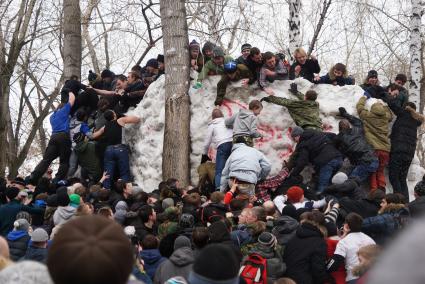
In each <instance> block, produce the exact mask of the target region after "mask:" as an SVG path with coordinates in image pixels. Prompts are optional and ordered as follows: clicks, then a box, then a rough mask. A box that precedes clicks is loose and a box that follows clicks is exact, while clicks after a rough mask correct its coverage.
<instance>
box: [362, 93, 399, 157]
mask: <svg viewBox="0 0 425 284" xmlns="http://www.w3.org/2000/svg"><path fill="white" fill-rule="evenodd" d="M366 99H367V98H366V97H365V96H363V97H361V98H360V100H359V102H358V103H357V106H356V108H357V113H358V114H359V117H360V119H361V120H362V122H363V129H364V132H365V136H366V140H367V142H368V143H369V144H370V145H372V147H373V148H374V149H375V150H382V151H387V152H389V151H390V139H389V127H388V123H389V122H390V121H391V120H392V118H393V116H392V113H391V110H390V109H389V108H388V106H385V105H383V104H382V103H374V104H373V105H372V107H371V109H370V111H368V110H367V109H366V108H365V104H366Z"/></svg>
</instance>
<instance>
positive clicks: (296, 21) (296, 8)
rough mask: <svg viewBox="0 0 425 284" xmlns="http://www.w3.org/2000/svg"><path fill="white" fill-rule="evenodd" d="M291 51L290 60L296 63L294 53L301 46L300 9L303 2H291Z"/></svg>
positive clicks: (289, 50) (289, 53)
mask: <svg viewBox="0 0 425 284" xmlns="http://www.w3.org/2000/svg"><path fill="white" fill-rule="evenodd" d="M288 3H289V20H288V23H289V49H288V56H289V57H288V58H289V59H290V61H291V62H293V61H294V58H293V57H294V51H295V49H296V48H298V47H299V46H300V45H301V40H300V35H301V32H300V24H301V22H300V9H301V0H289V2H288Z"/></svg>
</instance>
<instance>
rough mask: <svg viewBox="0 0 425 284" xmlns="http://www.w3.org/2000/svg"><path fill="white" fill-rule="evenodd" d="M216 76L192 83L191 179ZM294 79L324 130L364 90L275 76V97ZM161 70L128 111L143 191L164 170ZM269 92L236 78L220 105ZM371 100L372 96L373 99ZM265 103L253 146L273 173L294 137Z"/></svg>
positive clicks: (226, 108) (228, 111)
mask: <svg viewBox="0 0 425 284" xmlns="http://www.w3.org/2000/svg"><path fill="white" fill-rule="evenodd" d="M219 79H220V77H219V76H210V77H208V78H207V79H205V80H204V81H203V87H202V88H201V89H198V90H196V89H193V88H190V91H189V95H190V101H191V106H190V107H191V123H190V134H191V143H192V153H191V156H190V161H191V179H192V183H193V184H196V183H197V179H198V176H197V171H196V168H197V167H198V166H199V164H200V161H201V154H202V148H203V144H204V137H205V135H206V131H207V127H208V126H207V124H208V122H209V121H210V120H211V113H212V110H213V109H214V100H215V98H216V92H217V82H218V81H219ZM292 82H295V83H297V85H298V90H299V91H301V92H302V93H305V92H307V91H308V90H310V89H313V90H315V91H316V92H317V93H318V98H317V101H318V102H319V105H320V116H321V118H322V122H323V125H324V131H330V132H335V133H336V132H337V131H338V122H339V118H338V117H336V116H337V114H338V113H339V111H338V108H339V107H341V106H343V107H345V108H346V110H347V112H348V113H350V114H355V115H357V112H356V108H355V107H356V103H357V102H358V100H359V99H360V97H361V96H362V95H363V90H362V89H361V88H360V87H359V86H343V87H339V86H333V85H326V84H320V85H316V84H313V83H311V82H309V81H307V80H304V79H296V80H295V81H275V82H274V83H273V85H272V89H273V90H274V92H275V94H276V95H277V96H279V97H284V98H288V99H297V98H296V97H295V96H293V95H292V94H291V93H290V92H289V91H288V89H289V85H290V83H292ZM164 83H165V76H161V77H160V78H159V79H158V80H157V81H156V82H154V83H153V84H151V85H150V87H149V89H148V90H147V92H146V95H145V97H144V99H143V101H142V102H141V103H140V104H139V105H138V106H137V108H136V109H134V110H132V111H130V112H129V113H130V114H134V115H138V116H140V117H141V119H142V120H141V123H140V125H137V126H134V127H133V130H130V131H126V139H127V141H128V143H129V144H130V146H131V149H132V157H131V165H132V169H133V174H134V176H135V180H136V182H137V183H138V184H139V185H140V186H141V187H142V188H143V189H144V190H146V191H152V190H153V189H155V188H157V186H158V184H159V182H161V180H162V177H161V172H162V144H163V136H164V121H165V111H164V98H165V88H164ZM265 96H267V94H266V93H264V92H263V91H261V90H259V89H255V88H254V87H253V86H251V87H243V86H241V84H240V82H236V83H234V84H231V85H229V87H228V88H227V93H226V99H225V101H224V103H223V105H222V106H221V107H220V108H221V110H222V111H223V113H224V115H225V117H229V116H231V115H232V114H234V113H235V112H238V111H239V109H241V108H247V107H248V104H249V102H250V101H251V100H253V99H258V100H259V99H261V98H263V97H265ZM371 102H372V100H371ZM263 106H264V109H263V111H262V112H261V114H260V115H259V116H258V130H259V132H260V133H262V135H263V138H261V139H256V141H255V147H256V148H257V149H258V150H260V151H262V152H263V153H264V154H265V155H266V156H267V157H268V159H269V160H270V161H271V163H272V171H271V175H273V174H276V173H277V172H278V171H279V170H280V169H281V167H282V162H283V160H286V159H288V157H289V156H290V155H291V153H292V152H293V149H294V143H293V141H292V140H291V139H290V128H291V127H293V126H295V124H294V122H293V120H292V118H291V117H290V115H289V113H288V111H287V109H286V108H285V107H282V106H278V105H274V104H271V103H266V102H265V103H263ZM209 155H210V157H212V158H214V156H215V149H214V147H211V148H210V152H209ZM418 164H419V162H418V160H417V159H415V161H414V163H413V165H412V167H411V169H414V170H413V171H412V172H413V173H411V174H409V183H411V184H413V185H414V183H415V182H416V181H418V180H420V179H421V177H422V174H423V173H424V172H425V170H424V169H422V168H420V167H419V166H418Z"/></svg>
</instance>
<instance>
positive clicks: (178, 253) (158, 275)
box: [153, 236, 195, 284]
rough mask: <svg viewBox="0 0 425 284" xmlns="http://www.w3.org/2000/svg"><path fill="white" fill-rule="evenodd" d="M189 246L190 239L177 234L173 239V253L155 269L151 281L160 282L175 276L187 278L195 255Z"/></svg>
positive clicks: (157, 283) (155, 283)
mask: <svg viewBox="0 0 425 284" xmlns="http://www.w3.org/2000/svg"><path fill="white" fill-rule="evenodd" d="M190 247H191V243H190V240H189V239H188V238H187V237H185V236H179V237H178V238H177V239H176V240H175V241H174V252H173V254H172V255H171V256H170V258H169V259H167V260H165V261H163V262H162V263H161V264H160V265H159V266H158V268H157V269H156V272H155V277H154V279H153V283H154V284H162V283H165V281H167V280H168V279H170V278H172V277H175V276H181V277H183V278H184V279H187V278H188V276H189V272H190V271H191V269H192V266H193V263H194V262H195V257H194V254H193V251H192V249H191V248H190Z"/></svg>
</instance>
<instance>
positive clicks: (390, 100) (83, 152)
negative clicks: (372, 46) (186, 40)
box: [0, 40, 425, 284]
mask: <svg viewBox="0 0 425 284" xmlns="http://www.w3.org/2000/svg"><path fill="white" fill-rule="evenodd" d="M189 54H190V62H188V65H190V67H191V68H192V70H193V72H197V73H199V74H198V76H197V77H196V76H194V77H195V78H193V79H192V80H193V87H194V88H202V87H203V85H202V81H203V80H204V79H205V78H206V77H207V76H213V75H219V76H221V79H220V81H219V82H218V84H217V96H216V99H215V105H216V106H217V107H216V108H214V110H213V111H212V114H211V116H212V119H211V122H210V123H209V124H208V129H205V131H206V137H205V143H204V147H203V155H202V159H201V164H200V165H199V167H198V173H199V183H198V184H197V185H196V186H189V187H182V186H180V183H179V181H178V180H177V179H168V180H165V181H163V182H161V183H160V184H158V188H156V189H153V188H149V189H147V188H145V189H141V188H139V187H138V186H137V184H134V183H132V176H131V171H130V165H129V155H130V153H129V149H128V146H127V145H125V144H124V143H123V127H124V126H125V125H126V124H137V123H139V122H140V118H139V117H136V116H129V115H125V113H126V112H127V110H128V109H129V108H130V107H135V106H136V105H137V104H138V103H139V102H140V101H141V100H142V99H143V96H144V94H145V92H146V89H147V88H148V86H149V84H150V83H151V82H153V81H154V80H156V79H157V78H158V77H159V76H161V75H162V74H163V73H164V57H163V56H162V55H158V57H157V58H156V59H150V60H149V61H148V62H147V64H146V66H145V67H143V68H142V67H141V66H134V67H133V68H132V69H131V71H130V72H129V73H128V76H125V75H115V74H114V73H113V72H111V71H109V70H104V71H103V72H102V73H101V74H100V76H98V75H96V74H94V73H93V72H91V71H90V73H89V76H88V81H89V85H84V84H82V83H81V82H80V81H79V80H78V78H71V79H70V80H68V81H66V83H65V85H64V87H63V88H62V91H61V104H60V105H59V106H58V107H57V108H56V110H55V111H54V112H53V114H52V115H51V117H50V123H51V126H52V135H51V138H50V141H49V143H48V146H47V149H46V151H45V154H44V156H43V159H42V161H41V162H40V163H39V164H38V165H37V166H36V167H35V169H34V171H33V172H32V173H31V174H30V175H29V176H27V177H26V178H23V177H19V176H18V177H14V178H13V179H8V178H2V179H1V183H0V204H1V205H0V236H1V237H0V282H1V283H55V284H65V283H90V284H95V283H117V284H121V283H147V284H148V283H155V284H156V283H158V284H159V283H161V284H162V283H169V284H172V283H189V284H208V283H211V284H212V283H221V284H236V283H248V284H250V283H277V284H284V283H288V284H291V283H298V284H309V283H317V284H319V283H338V284H339V283H359V284H361V283H369V282H368V275H369V272H370V269H371V268H372V269H373V266H374V264H375V263H376V262H377V261H378V262H379V259H380V258H379V256H380V254H381V251H382V250H384V251H386V250H389V249H390V246H388V244H389V243H390V242H392V240H393V239H394V238H396V236H397V235H398V234H399V233H400V232H401V231H402V230H404V228H405V227H407V226H408V224H409V223H410V220H412V219H415V218H418V217H420V216H421V215H422V213H423V212H425V181H421V182H419V183H418V184H417V185H416V186H415V189H414V195H415V198H414V200H409V191H408V187H407V181H406V180H407V173H408V170H409V166H410V164H411V162H412V159H413V157H414V154H415V149H416V143H417V129H418V128H419V127H420V126H421V124H422V123H423V121H424V117H423V116H422V115H421V114H419V113H418V112H416V106H415V104H414V103H412V102H409V97H408V91H407V90H406V89H405V88H404V87H403V85H404V84H405V83H406V81H407V77H406V76H405V75H404V74H399V75H397V76H396V78H395V81H394V83H391V84H389V86H387V87H382V86H381V85H380V83H379V80H378V73H377V72H376V71H375V70H371V71H369V72H368V74H367V77H366V79H365V82H364V83H363V84H362V85H361V87H362V88H363V90H364V96H363V97H362V98H360V100H359V101H358V103H357V106H356V108H357V114H358V117H356V116H355V115H354V114H349V113H348V112H347V111H346V109H345V108H344V107H343V106H341V107H340V109H339V118H340V122H339V132H338V133H328V132H324V131H323V125H322V121H321V119H320V116H319V104H318V102H317V96H318V94H317V93H316V92H315V91H314V90H309V91H307V92H306V93H305V94H302V93H301V92H299V90H298V87H297V84H295V83H292V84H291V85H290V90H289V92H290V93H291V95H293V97H294V98H291V99H288V98H282V97H280V96H277V94H275V91H274V90H273V82H274V81H275V80H293V79H295V78H301V77H302V78H304V79H306V80H309V81H311V82H313V83H316V84H332V85H336V86H344V85H350V84H354V79H353V78H351V77H350V76H348V72H347V68H346V66H345V65H343V64H341V63H337V64H335V65H334V66H333V67H332V68H331V70H330V71H329V73H327V74H326V75H324V76H319V73H320V65H319V63H318V60H317V58H315V57H314V56H308V55H307V54H306V52H305V51H304V50H303V49H302V48H298V49H296V50H295V53H294V58H295V61H294V63H293V64H292V65H290V64H289V63H288V61H287V60H285V56H284V55H283V54H279V53H278V54H275V53H272V52H268V51H267V52H264V53H262V52H261V51H260V50H259V49H258V48H256V47H252V46H251V45H250V44H243V45H242V47H241V56H240V57H238V58H237V59H236V60H234V59H233V58H232V57H231V56H229V55H226V54H225V53H224V51H223V50H222V49H221V48H220V47H217V46H215V45H214V44H212V43H210V42H207V43H205V44H204V46H203V47H202V49H201V46H200V44H199V43H197V42H196V41H195V40H193V41H192V42H190V44H189ZM235 81H242V85H243V86H247V85H252V88H258V89H260V90H262V91H264V94H265V96H264V97H263V98H262V99H261V100H251V101H250V102H249V105H248V109H241V110H240V111H239V112H237V113H235V114H234V115H233V116H231V117H227V118H225V117H224V115H223V112H222V111H221V110H220V105H221V104H222V103H223V101H224V100H225V99H226V88H227V86H228V85H229V84H230V83H231V82H235ZM268 104H277V105H280V106H282V107H284V109H283V111H287V112H288V113H289V114H290V116H291V117H292V119H293V121H294V124H295V125H296V126H294V127H292V128H291V130H290V134H291V137H292V139H293V140H294V142H295V143H296V148H295V150H294V152H293V153H292V155H291V157H290V158H289V160H288V161H282V169H281V170H280V171H279V173H278V174H277V175H274V176H270V170H271V164H270V162H269V160H268V159H267V157H266V156H265V155H264V154H263V153H262V152H261V151H259V150H258V149H256V148H255V141H256V139H258V138H261V137H262V134H261V131H259V130H258V129H257V119H258V116H259V115H261V113H262V112H263V111H267V106H268ZM212 146H213V147H215V148H216V149H217V151H216V156H215V157H209V155H208V153H209V152H210V151H209V149H210V147H212ZM56 158H59V169H58V171H57V173H56V175H55V176H53V173H52V170H51V169H50V164H51V163H52V161H53V160H55V159H56ZM212 160H214V162H213V161H212ZM309 164H311V165H312V166H313V168H314V174H313V177H312V179H311V180H309V181H308V180H305V179H304V178H303V174H302V173H303V170H304V169H305V168H306V167H307V166H308V165H309ZM386 167H388V171H389V180H390V183H391V185H392V188H393V192H392V193H389V191H388V190H387V184H386V181H385V175H384V171H385V168H386ZM409 201H410V202H409ZM31 281H32V282H31ZM387 283H389V282H387ZM418 283H419V282H418Z"/></svg>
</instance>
